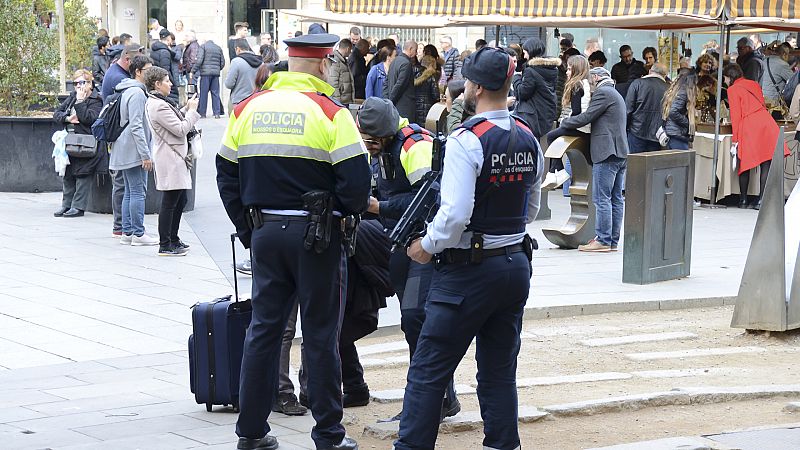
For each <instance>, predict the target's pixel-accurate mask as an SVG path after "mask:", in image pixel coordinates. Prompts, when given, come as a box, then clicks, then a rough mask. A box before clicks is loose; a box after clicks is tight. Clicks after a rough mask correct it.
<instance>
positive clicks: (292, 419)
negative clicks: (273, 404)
mask: <svg viewBox="0 0 800 450" xmlns="http://www.w3.org/2000/svg"><path fill="white" fill-rule="evenodd" d="M269 424H270V426H271V425H273V424H275V425H279V426H281V427H284V428H288V429H290V430H294V431H295V432H298V433H308V432H309V431H310V430H311V428H312V427H313V426H314V425H316V421H315V420H314V417H313V416H311V413H308V414H306V415H305V416H287V415H285V414H281V413H272V414H271V415H270V417H269Z"/></svg>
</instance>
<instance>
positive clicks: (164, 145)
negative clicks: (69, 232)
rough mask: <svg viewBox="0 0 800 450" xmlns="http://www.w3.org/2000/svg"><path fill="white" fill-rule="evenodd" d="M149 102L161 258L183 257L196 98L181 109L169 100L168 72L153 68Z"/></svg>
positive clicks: (147, 81) (149, 78)
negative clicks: (183, 223)
mask: <svg viewBox="0 0 800 450" xmlns="http://www.w3.org/2000/svg"><path fill="white" fill-rule="evenodd" d="M145 86H146V87H147V92H148V98H147V105H146V107H145V113H146V114H145V116H146V117H147V123H148V125H149V126H150V130H151V131H152V146H153V168H154V170H155V175H156V176H155V182H156V189H158V190H159V191H162V192H163V195H162V199H161V209H160V211H159V213H158V235H159V242H158V244H159V246H158V254H159V255H161V256H183V255H185V254H186V252H187V250H188V248H189V246H188V245H186V244H184V243H183V242H182V241H181V239H180V238H179V237H178V228H179V227H180V223H181V214H182V213H183V208H184V207H185V206H186V192H187V191H188V190H189V189H191V188H192V174H191V170H190V164H192V159H191V156H189V142H188V140H187V137H186V135H187V134H189V132H190V131H192V129H193V128H194V124H195V123H197V121H198V120H199V119H200V114H199V113H198V112H197V104H198V99H197V96H195V97H194V98H192V99H190V100H189V101H188V102H187V103H186V108H184V109H183V110H180V109H178V106H177V105H176V104H175V103H174V102H173V101H172V100H171V99H170V98H168V97H167V96H168V95H169V93H170V89H171V88H172V83H171V82H170V80H169V72H167V71H166V70H164V69H162V68H160V67H155V66H153V67H151V68H149V69H147V72H145Z"/></svg>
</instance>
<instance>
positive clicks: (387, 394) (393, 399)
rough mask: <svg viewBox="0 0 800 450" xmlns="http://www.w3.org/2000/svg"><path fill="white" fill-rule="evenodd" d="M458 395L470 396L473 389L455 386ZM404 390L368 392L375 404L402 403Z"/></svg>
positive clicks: (466, 386) (462, 385)
mask: <svg viewBox="0 0 800 450" xmlns="http://www.w3.org/2000/svg"><path fill="white" fill-rule="evenodd" d="M455 390H456V393H457V394H458V395H472V394H474V393H475V392H476V391H475V388H474V387H472V386H469V385H466V384H457V385H456V386H455ZM405 392H406V391H405V389H387V390H385V391H370V397H371V399H372V401H374V402H376V403H397V402H402V401H403V396H404V395H405Z"/></svg>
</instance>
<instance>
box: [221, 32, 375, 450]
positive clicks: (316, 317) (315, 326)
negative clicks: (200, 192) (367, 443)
mask: <svg viewBox="0 0 800 450" xmlns="http://www.w3.org/2000/svg"><path fill="white" fill-rule="evenodd" d="M338 40H339V38H338V37H337V36H335V35H331V34H315V35H309V36H302V37H299V38H294V39H288V40H286V41H284V42H285V43H286V44H287V45H288V46H289V72H278V73H275V74H274V75H272V77H270V78H269V79H268V80H267V82H266V83H265V85H264V90H263V91H262V92H259V93H257V94H254V95H253V96H251V97H249V98H248V99H246V100H244V101H242V102H241V103H239V104H238V105H237V106H236V108H235V110H234V111H233V116H232V117H231V119H230V122H229V123H228V128H227V130H226V132H225V137H224V139H223V143H222V148H221V149H220V151H219V154H218V155H217V161H216V163H217V185H218V188H219V192H220V197H221V198H222V202H223V204H224V205H225V209H226V211H227V212H228V216H229V217H230V219H231V221H232V222H233V223H234V225H235V226H236V230H237V233H238V234H239V237H240V239H241V241H242V243H243V244H244V245H245V247H250V248H252V254H253V257H252V268H253V292H252V298H253V320H252V322H251V324H250V328H249V329H248V330H247V337H246V340H245V344H244V345H245V346H244V358H243V360H242V372H241V387H240V391H239V407H240V411H241V412H240V414H239V420H238V422H237V425H236V434H237V435H238V436H239V443H238V445H237V448H238V449H259V450H264V449H270V450H271V449H275V448H277V447H278V441H277V440H276V439H275V438H274V437H273V436H269V435H267V433H268V432H269V431H270V428H269V425H268V424H267V417H268V416H269V413H270V411H271V409H272V402H273V401H274V398H273V397H274V395H275V392H277V382H278V364H279V358H280V348H281V335H282V334H283V332H284V330H285V329H286V322H287V320H288V317H289V314H290V312H291V310H292V307H293V305H294V301H295V298H297V299H298V300H299V303H300V316H301V322H302V326H303V341H304V345H305V352H307V353H306V355H307V356H308V359H307V361H308V362H309V364H308V367H307V371H308V397H309V401H310V403H311V405H310V406H311V412H312V414H313V416H314V419H315V420H316V426H314V428H313V430H312V432H311V437H312V439H313V440H314V443H315V444H316V447H317V448H318V449H351V450H352V449H357V448H358V444H357V443H356V442H355V441H354V440H352V439H350V438H347V437H345V429H344V427H343V426H342V424H341V419H342V395H341V370H340V360H339V354H338V350H337V349H338V342H337V341H338V335H339V328H340V326H341V323H342V314H343V313H344V306H345V305H344V304H343V302H344V298H345V294H344V293H345V291H346V286H345V283H346V281H345V280H346V279H347V277H346V269H345V267H346V266H345V254H344V252H343V247H342V242H343V239H342V222H343V221H342V217H344V216H347V215H351V214H358V213H361V212H362V211H364V210H365V209H366V207H367V203H368V199H369V191H370V168H369V162H368V159H367V153H366V149H365V148H364V144H363V142H362V141H361V137H360V135H359V133H358V129H357V128H356V125H355V123H354V121H353V118H352V116H351V115H350V113H349V111H348V110H347V109H346V108H344V107H343V106H342V105H341V104H339V103H337V102H335V101H334V100H332V99H330V98H329V97H328V96H329V95H331V94H332V93H333V88H332V87H331V86H330V85H329V84H327V83H326V77H327V74H328V69H329V67H330V60H331V58H332V57H333V45H334V44H335V43H336V42H338Z"/></svg>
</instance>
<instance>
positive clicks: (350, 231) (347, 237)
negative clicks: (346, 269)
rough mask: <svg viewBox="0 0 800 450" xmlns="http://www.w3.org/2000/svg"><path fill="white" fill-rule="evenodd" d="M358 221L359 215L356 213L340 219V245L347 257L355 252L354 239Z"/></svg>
mask: <svg viewBox="0 0 800 450" xmlns="http://www.w3.org/2000/svg"><path fill="white" fill-rule="evenodd" d="M360 222H361V216H358V215H354V216H347V217H345V218H343V219H342V245H343V246H344V250H345V252H346V253H347V257H348V258H349V257H351V256H353V255H355V254H356V239H357V237H358V233H357V231H358V224H359V223H360Z"/></svg>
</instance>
